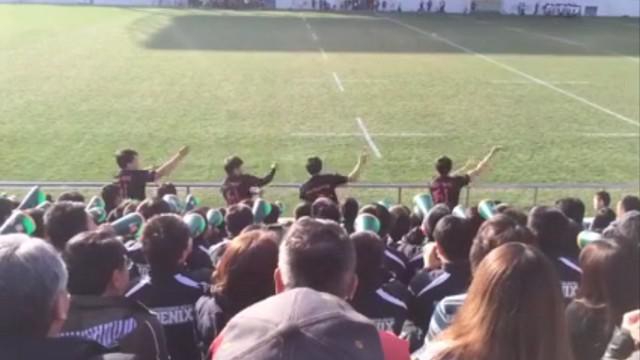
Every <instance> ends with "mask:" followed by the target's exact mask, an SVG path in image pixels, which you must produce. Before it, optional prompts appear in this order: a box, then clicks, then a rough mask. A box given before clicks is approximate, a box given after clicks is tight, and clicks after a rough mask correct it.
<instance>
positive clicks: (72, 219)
mask: <svg viewBox="0 0 640 360" xmlns="http://www.w3.org/2000/svg"><path fill="white" fill-rule="evenodd" d="M95 227H96V225H95V223H94V222H93V219H92V218H91V215H89V214H87V212H86V211H85V209H84V204H82V203H77V202H70V201H61V202H57V203H55V204H53V205H52V206H51V207H50V208H49V209H47V211H46V212H45V214H44V228H45V233H46V237H47V240H48V241H49V242H50V243H51V244H52V245H53V246H54V247H55V248H56V249H58V251H62V250H64V246H65V244H66V243H67V241H69V239H71V238H72V237H74V236H75V235H76V234H79V233H81V232H83V231H88V230H93V229H95Z"/></svg>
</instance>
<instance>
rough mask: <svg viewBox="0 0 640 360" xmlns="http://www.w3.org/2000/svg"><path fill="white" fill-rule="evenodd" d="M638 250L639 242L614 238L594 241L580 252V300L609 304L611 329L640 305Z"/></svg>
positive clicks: (589, 304) (590, 303) (588, 302)
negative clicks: (622, 242)
mask: <svg viewBox="0 0 640 360" xmlns="http://www.w3.org/2000/svg"><path fill="white" fill-rule="evenodd" d="M638 254H639V253H638V247H637V246H634V247H625V246H621V245H620V244H618V243H617V242H615V241H611V240H601V241H594V242H592V243H590V244H589V245H587V246H586V247H585V248H584V249H582V252H581V253H580V268H581V269H582V278H581V280H580V287H579V288H578V301H582V302H584V303H585V304H586V305H588V306H593V307H598V306H605V307H606V308H607V313H608V325H609V326H610V328H609V329H612V328H613V326H615V325H617V324H619V323H620V321H621V320H622V315H623V314H624V313H625V312H627V311H630V310H633V309H637V308H638V307H640V273H639V271H640V269H639V268H638Z"/></svg>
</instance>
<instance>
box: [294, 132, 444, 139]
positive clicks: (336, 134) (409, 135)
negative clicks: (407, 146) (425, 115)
mask: <svg viewBox="0 0 640 360" xmlns="http://www.w3.org/2000/svg"><path fill="white" fill-rule="evenodd" d="M370 135H371V136H375V137H387V138H437V137H444V136H446V135H445V134H441V133H430V134H426V133H409V132H400V133H370ZM291 136H294V137H360V136H362V134H361V133H359V132H353V133H350V132H323V133H315V132H295V133H292V134H291Z"/></svg>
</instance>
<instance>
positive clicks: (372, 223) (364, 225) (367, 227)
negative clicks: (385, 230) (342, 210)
mask: <svg viewBox="0 0 640 360" xmlns="http://www.w3.org/2000/svg"><path fill="white" fill-rule="evenodd" d="M354 228H355V230H356V231H373V232H374V233H376V234H377V233H379V232H380V220H378V218H377V217H375V216H373V215H371V214H366V213H365V214H360V215H358V217H356V221H355V224H354Z"/></svg>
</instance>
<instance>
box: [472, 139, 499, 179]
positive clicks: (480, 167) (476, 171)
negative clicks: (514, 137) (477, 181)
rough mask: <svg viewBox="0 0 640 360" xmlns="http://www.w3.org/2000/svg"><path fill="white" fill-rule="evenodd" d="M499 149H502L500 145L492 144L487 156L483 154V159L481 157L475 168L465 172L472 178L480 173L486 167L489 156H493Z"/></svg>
mask: <svg viewBox="0 0 640 360" xmlns="http://www.w3.org/2000/svg"><path fill="white" fill-rule="evenodd" d="M500 150H502V146H494V147H493V148H492V149H491V151H489V153H488V154H487V156H485V157H484V159H482V161H480V162H479V163H478V165H477V166H476V167H475V169H473V170H471V171H469V172H468V173H467V175H468V176H469V177H470V178H471V179H474V178H476V177H478V176H479V175H480V174H481V173H482V171H483V170H484V169H485V168H486V167H487V165H488V164H489V161H490V160H491V158H493V156H494V155H495V154H496V153H497V152H498V151H500Z"/></svg>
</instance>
